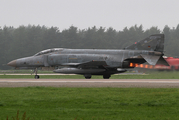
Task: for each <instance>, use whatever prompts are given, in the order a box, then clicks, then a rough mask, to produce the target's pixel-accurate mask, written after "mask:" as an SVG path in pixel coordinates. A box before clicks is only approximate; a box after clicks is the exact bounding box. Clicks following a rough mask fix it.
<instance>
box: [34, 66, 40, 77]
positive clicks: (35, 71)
mask: <svg viewBox="0 0 179 120" xmlns="http://www.w3.org/2000/svg"><path fill="white" fill-rule="evenodd" d="M37 70H38V69H37V68H35V70H34V73H35V79H39V78H40V76H39V75H37Z"/></svg>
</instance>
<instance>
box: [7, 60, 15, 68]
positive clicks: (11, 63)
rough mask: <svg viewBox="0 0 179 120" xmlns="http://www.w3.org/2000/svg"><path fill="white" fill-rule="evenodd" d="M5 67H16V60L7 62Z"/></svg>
mask: <svg viewBox="0 0 179 120" xmlns="http://www.w3.org/2000/svg"><path fill="white" fill-rule="evenodd" d="M7 65H9V66H12V67H16V60H13V61H11V62H9V63H8V64H7Z"/></svg>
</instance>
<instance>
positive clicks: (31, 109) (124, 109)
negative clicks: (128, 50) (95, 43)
mask: <svg viewBox="0 0 179 120" xmlns="http://www.w3.org/2000/svg"><path fill="white" fill-rule="evenodd" d="M178 108H179V89H178V88H52V87H26V88H0V120H5V119H6V118H7V116H8V118H9V120H10V119H13V117H14V118H16V116H17V111H19V115H18V116H19V118H20V119H22V116H23V115H24V113H26V118H30V120H151V119H152V120H178V119H179V114H178V113H179V109H178Z"/></svg>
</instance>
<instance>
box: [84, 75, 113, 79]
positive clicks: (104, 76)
mask: <svg viewBox="0 0 179 120" xmlns="http://www.w3.org/2000/svg"><path fill="white" fill-rule="evenodd" d="M84 77H85V78H86V79H91V75H90V74H89V75H84ZM110 77H111V75H110V74H105V75H103V79H109V78H110Z"/></svg>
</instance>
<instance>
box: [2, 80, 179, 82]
mask: <svg viewBox="0 0 179 120" xmlns="http://www.w3.org/2000/svg"><path fill="white" fill-rule="evenodd" d="M3 82H8V83H179V81H8V80H7V81H0V83H3Z"/></svg>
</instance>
